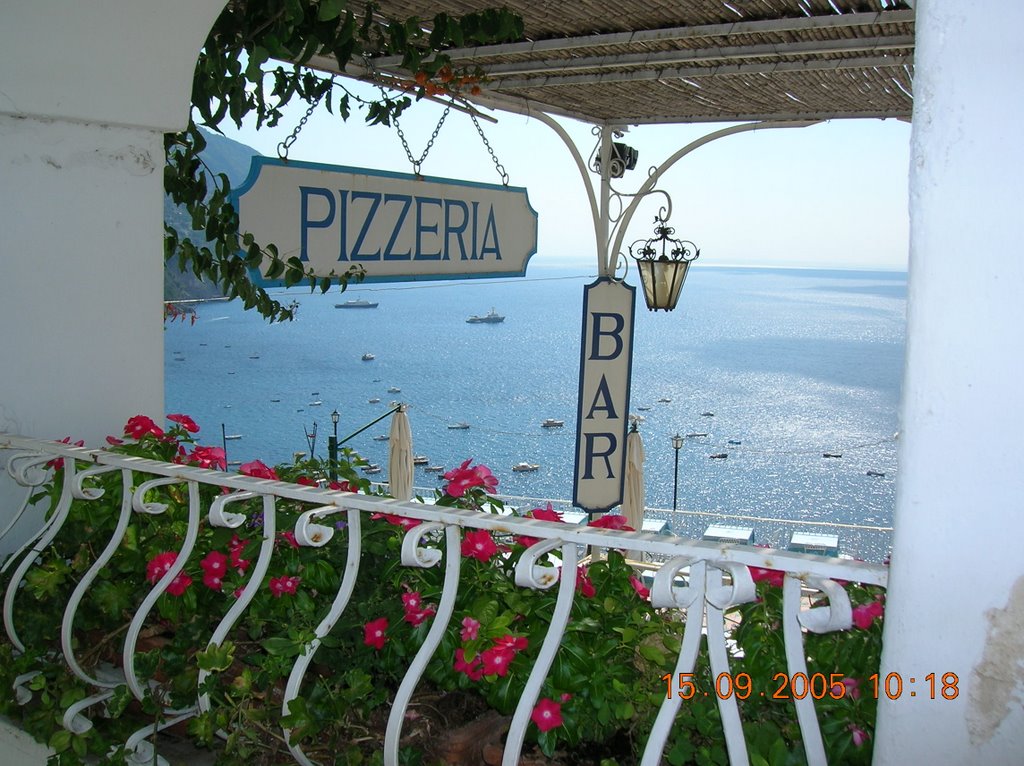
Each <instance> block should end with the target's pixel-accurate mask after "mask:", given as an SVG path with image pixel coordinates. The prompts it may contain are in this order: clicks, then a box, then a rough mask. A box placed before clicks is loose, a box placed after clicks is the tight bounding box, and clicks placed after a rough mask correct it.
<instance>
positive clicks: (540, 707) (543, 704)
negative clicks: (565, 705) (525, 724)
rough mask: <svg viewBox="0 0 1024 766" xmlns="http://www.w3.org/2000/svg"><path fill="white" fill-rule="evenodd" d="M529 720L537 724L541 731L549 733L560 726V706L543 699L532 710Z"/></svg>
mask: <svg viewBox="0 0 1024 766" xmlns="http://www.w3.org/2000/svg"><path fill="white" fill-rule="evenodd" d="M530 720H531V721H533V722H534V723H535V724H537V728H538V729H540V730H541V731H550V730H551V729H555V728H557V727H559V726H561V725H562V706H561V705H560V704H559V703H557V702H555V701H554V700H552V699H549V698H547V697H545V698H544V699H542V700H541V701H540V702H538V703H537V706H536V707H535V708H534V709H533V713H531V714H530Z"/></svg>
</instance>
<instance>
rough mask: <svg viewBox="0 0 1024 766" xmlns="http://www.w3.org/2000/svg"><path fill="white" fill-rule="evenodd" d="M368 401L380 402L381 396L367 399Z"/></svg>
mask: <svg viewBox="0 0 1024 766" xmlns="http://www.w3.org/2000/svg"><path fill="white" fill-rule="evenodd" d="M367 403H369V404H380V397H379V396H375V397H373V398H372V399H367Z"/></svg>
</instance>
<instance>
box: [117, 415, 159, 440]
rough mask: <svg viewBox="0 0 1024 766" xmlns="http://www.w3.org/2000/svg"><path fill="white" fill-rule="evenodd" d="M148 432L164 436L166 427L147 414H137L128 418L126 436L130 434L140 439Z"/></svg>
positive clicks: (125, 429)
mask: <svg viewBox="0 0 1024 766" xmlns="http://www.w3.org/2000/svg"><path fill="white" fill-rule="evenodd" d="M147 434H153V436H163V435H164V429H162V428H161V427H160V426H158V425H157V424H156V423H154V422H153V419H152V418H148V417H146V416H145V415H136V416H135V417H132V418H128V422H127V423H126V424H125V426H124V435H125V436H130V437H131V438H133V439H135V440H136V441H138V440H139V439H141V438H142V437H143V436H146V435H147Z"/></svg>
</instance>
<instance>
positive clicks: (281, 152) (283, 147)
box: [277, 90, 327, 160]
mask: <svg viewBox="0 0 1024 766" xmlns="http://www.w3.org/2000/svg"><path fill="white" fill-rule="evenodd" d="M326 92H327V91H326V90H325V91H324V92H323V93H321V94H320V95H319V96H317V97H316V100H315V101H314V102H313V103H312V104H310V105H309V109H307V110H306V114H305V116H304V117H303V118H302V119H301V120H299V124H298V125H296V126H295V130H293V131H292V134H291V135H290V136H288V138H286V139H285V140H284V141H282V142H281V143H279V144H278V145H277V156H278V157H280V158H281V159H282V160H287V159H288V150H289V149H290V148H291V146H292V144H294V143H295V139H297V138H298V137H299V133H300V132H301V131H302V128H303V127H304V126H305V124H306V121H307V120H308V119H309V117H310V115H311V114H313V110H314V109H316V107H317V104H319V103H320V99H322V98H323V97H324V93H326Z"/></svg>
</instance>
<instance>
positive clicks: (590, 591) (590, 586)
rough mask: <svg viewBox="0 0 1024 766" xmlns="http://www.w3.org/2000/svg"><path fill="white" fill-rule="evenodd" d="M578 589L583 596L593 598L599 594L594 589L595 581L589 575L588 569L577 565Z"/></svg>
mask: <svg viewBox="0 0 1024 766" xmlns="http://www.w3.org/2000/svg"><path fill="white" fill-rule="evenodd" d="M576 590H577V591H578V592H579V594H580V595H581V596H583V598H593V597H594V596H596V595H597V591H596V590H594V583H592V582H591V581H590V577H588V576H587V570H586V569H584V568H583V567H576Z"/></svg>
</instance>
